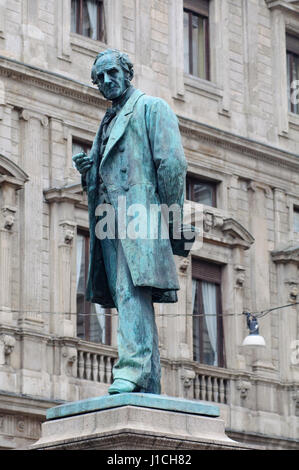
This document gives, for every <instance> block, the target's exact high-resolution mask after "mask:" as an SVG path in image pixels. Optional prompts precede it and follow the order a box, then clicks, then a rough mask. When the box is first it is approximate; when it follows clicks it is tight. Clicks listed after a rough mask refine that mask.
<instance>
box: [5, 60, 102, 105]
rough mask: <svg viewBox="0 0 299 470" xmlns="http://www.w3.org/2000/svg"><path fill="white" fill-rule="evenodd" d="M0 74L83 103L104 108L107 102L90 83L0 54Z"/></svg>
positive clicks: (30, 86)
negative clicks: (83, 82)
mask: <svg viewBox="0 0 299 470" xmlns="http://www.w3.org/2000/svg"><path fill="white" fill-rule="evenodd" d="M0 59H1V64H0V76H3V77H9V78H10V79H13V80H16V81H18V82H21V83H22V84H23V85H27V86H28V87H29V88H32V87H36V88H41V89H43V90H45V91H47V92H52V93H54V94H55V95H60V96H65V97H67V98H70V99H74V100H76V101H81V102H83V103H85V104H90V105H92V106H96V107H97V108H100V109H102V110H106V108H107V103H106V101H105V99H104V98H103V97H101V95H100V94H99V92H98V90H97V89H96V88H95V87H93V86H90V85H87V84H86V85H85V84H82V83H81V82H79V81H76V80H73V79H70V78H68V77H66V76H63V75H60V74H57V73H55V72H50V71H49V70H46V69H40V68H39V67H35V66H32V65H31V66H30V67H28V66H27V65H25V64H24V63H23V62H19V61H17V60H15V59H10V58H8V57H4V56H1V55H0Z"/></svg>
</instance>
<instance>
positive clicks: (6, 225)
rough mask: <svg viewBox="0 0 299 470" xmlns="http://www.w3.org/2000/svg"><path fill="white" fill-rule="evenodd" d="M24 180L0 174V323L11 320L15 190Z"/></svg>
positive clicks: (15, 207)
mask: <svg viewBox="0 0 299 470" xmlns="http://www.w3.org/2000/svg"><path fill="white" fill-rule="evenodd" d="M23 184H24V182H23V181H21V180H20V179H18V178H15V177H13V176H7V175H0V286H1V289H0V324H1V325H5V324H6V325H7V324H11V322H12V312H11V301H12V299H11V294H12V287H11V286H12V284H11V277H12V250H13V245H12V239H13V233H14V232H15V230H14V224H15V215H16V212H17V196H16V191H17V190H19V189H21V188H22V187H23Z"/></svg>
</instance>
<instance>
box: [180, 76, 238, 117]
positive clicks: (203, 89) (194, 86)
mask: <svg viewBox="0 0 299 470" xmlns="http://www.w3.org/2000/svg"><path fill="white" fill-rule="evenodd" d="M184 83H185V88H186V91H189V92H190V93H195V94H197V95H201V96H204V97H205V98H209V99H212V100H214V101H216V102H217V103H218V113H219V114H221V115H223V116H225V117H230V111H229V109H226V107H224V106H223V97H224V92H223V90H222V89H221V88H219V87H218V86H217V85H216V84H215V83H213V82H210V81H209V80H204V79H202V78H199V77H195V76H194V75H189V74H187V73H185V74H184Z"/></svg>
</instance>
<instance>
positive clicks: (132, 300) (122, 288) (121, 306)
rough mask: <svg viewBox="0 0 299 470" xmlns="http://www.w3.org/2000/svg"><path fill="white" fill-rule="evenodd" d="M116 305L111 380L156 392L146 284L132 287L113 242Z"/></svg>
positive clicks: (152, 323) (153, 338) (157, 363)
mask: <svg viewBox="0 0 299 470" xmlns="http://www.w3.org/2000/svg"><path fill="white" fill-rule="evenodd" d="M116 304H117V310H118V316H119V319H118V320H119V323H118V355H119V359H118V361H117V363H116V364H115V365H114V368H113V377H114V380H117V379H123V380H128V381H129V382H132V383H134V384H136V391H138V390H141V391H144V392H149V393H160V379H161V371H160V356H159V349H158V333H157V327H156V323H155V312H154V307H153V303H152V291H151V288H150V287H135V286H134V285H133V282H132V278H131V274H130V270H129V267H128V265H127V261H126V258H125V255H124V252H123V248H122V245H121V242H120V241H119V240H118V241H117V279H116Z"/></svg>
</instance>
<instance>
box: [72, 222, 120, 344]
mask: <svg viewBox="0 0 299 470" xmlns="http://www.w3.org/2000/svg"><path fill="white" fill-rule="evenodd" d="M77 235H81V236H83V237H84V238H85V251H84V257H85V260H84V261H85V273H84V284H85V287H86V283H87V279H88V267H89V240H90V234H89V231H88V230H86V229H82V228H79V227H78V229H77ZM83 305H84V312H78V309H77V291H76V312H77V314H78V313H81V314H82V313H83V314H84V315H83V316H82V318H83V332H84V333H83V338H82V339H83V340H84V341H88V342H91V340H90V313H91V302H88V301H87V300H86V298H85V295H84V297H83ZM76 324H77V325H78V316H77V319H76ZM77 335H78V327H77ZM111 340H112V312H111V309H108V308H107V309H105V338H104V342H103V343H101V342H96V343H95V344H105V345H107V346H111Z"/></svg>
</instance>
